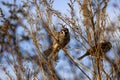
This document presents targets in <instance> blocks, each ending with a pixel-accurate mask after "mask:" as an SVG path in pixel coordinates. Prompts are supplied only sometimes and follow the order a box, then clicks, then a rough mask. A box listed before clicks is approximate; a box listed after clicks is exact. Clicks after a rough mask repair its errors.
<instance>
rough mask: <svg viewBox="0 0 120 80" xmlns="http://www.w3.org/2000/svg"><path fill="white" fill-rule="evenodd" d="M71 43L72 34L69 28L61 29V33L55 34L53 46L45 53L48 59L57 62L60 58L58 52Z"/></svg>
mask: <svg viewBox="0 0 120 80" xmlns="http://www.w3.org/2000/svg"><path fill="white" fill-rule="evenodd" d="M69 41H70V34H69V30H68V29H67V28H63V29H61V31H60V32H57V33H56V34H55V38H54V40H53V44H52V45H51V46H50V47H49V48H48V49H47V50H45V51H44V55H45V56H46V57H47V58H48V59H53V60H56V59H57V57H58V52H59V50H60V49H61V48H64V47H65V46H66V45H67V44H68V43H69Z"/></svg>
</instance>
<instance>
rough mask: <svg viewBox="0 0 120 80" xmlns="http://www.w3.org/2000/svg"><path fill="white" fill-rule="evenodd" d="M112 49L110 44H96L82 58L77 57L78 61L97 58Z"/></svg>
mask: <svg viewBox="0 0 120 80" xmlns="http://www.w3.org/2000/svg"><path fill="white" fill-rule="evenodd" d="M111 48H112V45H111V43H110V42H104V43H98V44H97V45H96V46H94V47H92V48H90V49H89V50H88V51H87V52H86V53H85V54H84V55H83V56H81V57H79V58H78V60H81V59H83V58H84V57H86V56H89V55H91V56H95V57H99V56H102V55H104V54H105V53H107V52H108V51H109V50H110V49H111Z"/></svg>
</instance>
